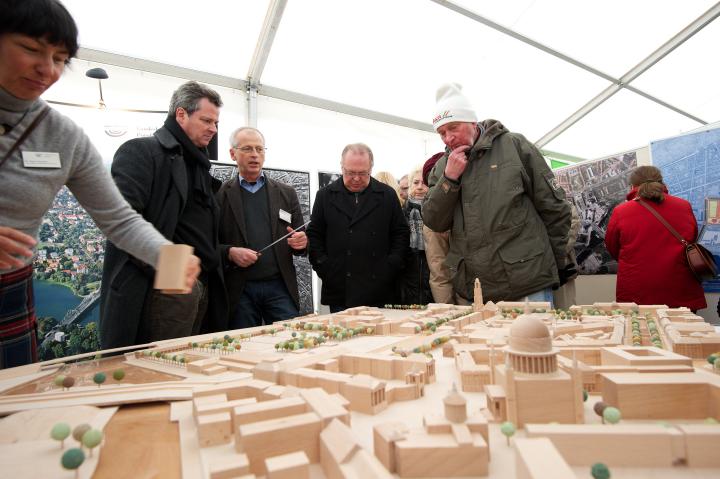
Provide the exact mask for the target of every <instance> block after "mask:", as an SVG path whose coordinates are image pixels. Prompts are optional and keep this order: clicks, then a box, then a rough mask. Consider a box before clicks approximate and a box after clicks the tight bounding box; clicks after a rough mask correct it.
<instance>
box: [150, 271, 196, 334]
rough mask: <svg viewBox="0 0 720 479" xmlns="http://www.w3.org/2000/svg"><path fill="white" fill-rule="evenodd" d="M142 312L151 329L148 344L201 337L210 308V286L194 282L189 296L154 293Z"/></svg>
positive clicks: (154, 291)
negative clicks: (202, 327)
mask: <svg viewBox="0 0 720 479" xmlns="http://www.w3.org/2000/svg"><path fill="white" fill-rule="evenodd" d="M148 301H149V302H148V304H147V305H146V307H145V311H144V312H143V321H144V322H146V324H149V325H150V328H149V329H150V338H149V339H148V340H149V341H160V340H162V339H173V338H182V337H185V336H194V335H196V334H199V333H200V327H201V326H202V320H203V318H204V317H205V313H206V312H207V307H208V291H207V286H206V285H205V284H204V283H202V282H201V281H195V286H193V289H192V292H190V293H189V294H163V293H162V291H159V290H157V289H154V290H153V291H152V293H150V298H149V300H148Z"/></svg>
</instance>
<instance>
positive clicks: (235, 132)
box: [230, 126, 265, 148]
mask: <svg viewBox="0 0 720 479" xmlns="http://www.w3.org/2000/svg"><path fill="white" fill-rule="evenodd" d="M241 131H254V132H255V133H257V134H258V135H260V138H262V141H263V145H264V144H265V135H263V134H262V132H261V131H260V130H258V129H257V128H253V127H252V126H241V127H240V128H235V130H233V132H232V133H231V134H230V146H232V147H233V148H235V147H236V146H237V141H235V140H236V138H237V135H238V133H240V132H241Z"/></svg>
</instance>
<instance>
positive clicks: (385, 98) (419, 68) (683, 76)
mask: <svg viewBox="0 0 720 479" xmlns="http://www.w3.org/2000/svg"><path fill="white" fill-rule="evenodd" d="M63 1H64V3H65V4H66V5H67V7H68V8H69V10H70V11H71V13H72V14H73V16H74V17H75V19H76V21H77V23H78V26H79V29H80V41H81V45H82V47H83V48H82V49H81V51H80V53H79V59H80V60H81V61H89V62H92V64H93V65H95V64H102V65H116V66H118V67H122V68H124V69H131V70H140V71H145V72H150V73H149V74H148V73H143V74H142V75H143V76H141V77H139V78H137V77H136V78H134V77H133V76H132V75H133V74H134V75H136V76H137V75H138V73H137V72H134V73H132V74H128V73H123V72H122V71H120V72H119V73H117V72H113V73H111V79H110V80H106V81H105V84H104V88H105V89H108V88H110V89H112V88H113V87H112V86H111V82H112V81H114V80H115V79H122V78H126V81H127V82H129V86H128V84H127V83H126V85H125V86H124V87H123V88H124V89H125V90H126V91H125V93H122V91H121V90H122V89H123V88H121V87H119V86H115V87H114V88H115V90H114V95H115V97H114V98H115V100H116V101H117V100H118V99H119V98H122V104H120V105H118V106H121V107H126V108H144V109H162V108H163V107H164V105H165V104H166V103H167V100H168V98H169V93H166V92H164V91H162V93H161V91H160V90H162V88H160V89H159V90H158V91H153V87H152V86H150V85H149V83H148V85H145V83H143V82H145V81H147V82H150V78H151V76H152V75H167V76H170V77H177V78H183V79H196V80H199V81H204V82H207V83H213V84H215V85H220V86H222V87H226V88H230V89H235V90H237V91H236V92H235V93H237V94H238V95H241V97H238V101H237V102H236V103H237V104H238V105H242V103H243V101H245V100H247V103H246V104H245V105H244V106H245V107H244V108H243V107H242V106H238V108H236V109H235V115H234V117H233V115H231V117H232V119H233V121H234V122H250V123H254V122H257V124H258V125H259V126H261V127H262V125H263V121H266V122H268V124H270V123H272V122H275V123H278V122H279V123H280V124H283V119H282V116H283V113H282V112H277V111H275V110H277V108H273V106H272V105H273V104H274V102H277V101H285V102H287V101H290V102H293V103H296V104H297V103H299V104H301V105H306V106H311V107H315V108H320V109H325V110H331V111H334V112H340V113H342V114H345V115H351V116H356V117H361V118H365V119H370V120H373V121H375V122H378V121H379V122H381V124H380V125H375V126H373V127H372V129H374V130H376V131H379V130H380V129H382V127H383V125H385V127H386V128H387V131H388V136H390V137H392V136H394V135H395V133H396V132H398V131H399V130H397V126H398V125H399V126H400V127H402V128H404V129H408V128H409V129H411V130H418V131H417V133H418V134H419V136H418V138H422V139H423V141H425V142H426V143H427V142H428V141H436V139H432V140H431V139H430V138H433V136H432V133H431V132H432V130H431V127H430V122H429V120H430V118H431V117H432V110H433V105H434V94H435V90H436V88H437V87H438V86H439V85H440V84H441V83H444V82H447V81H454V82H458V83H461V84H463V85H464V87H465V91H466V93H467V95H468V96H469V97H470V98H471V100H472V101H473V103H474V105H475V108H476V110H477V111H478V115H479V116H480V117H481V118H497V119H499V120H501V121H502V122H503V123H504V124H505V125H506V126H507V127H508V128H510V129H511V130H513V131H518V132H521V133H523V134H525V136H527V137H528V138H529V139H530V140H531V141H534V142H536V143H537V144H538V146H540V147H542V148H544V149H547V150H551V151H556V152H561V153H565V154H568V155H573V156H577V157H580V158H597V157H601V156H606V155H608V154H612V153H616V152H620V151H625V150H629V149H633V148H637V147H641V146H644V145H647V144H648V143H649V142H650V141H652V140H655V139H658V138H663V137H667V136H673V135H677V134H679V133H682V132H686V131H690V130H693V129H696V128H699V127H702V126H703V125H705V124H707V123H713V122H717V121H718V120H720V118H718V116H719V115H718V112H720V93H718V91H719V90H718V88H717V85H720V63H719V62H718V61H717V52H716V49H717V45H720V22H718V21H716V18H717V17H718V15H720V3H716V2H713V1H709V0H689V1H686V2H678V1H669V0H634V1H623V2H621V1H619V0H605V1H587V0H585V1H578V0H505V1H502V2H487V1H472V0H456V1H454V2H451V1H440V0H363V1H359V0H352V1H351V0H289V1H288V0H269V1H268V0H252V1H251V0H243V1H240V0H238V1H233V0H205V1H204V2H197V1H191V0H175V1H172V2H164V1H148V0H143V1H140V0H125V2H122V3H117V2H115V1H109V0H95V1H88V0H63ZM713 45H715V47H713ZM123 75H125V77H124V76H123ZM78 78H81V77H80V76H78ZM73 81H80V80H73ZM138 82H140V83H138ZM60 83H62V82H60ZM89 90H90V89H89ZM139 90H147V91H150V92H153V95H154V96H156V97H157V100H151V99H145V100H143V104H138V103H137V101H138V100H137V98H138V97H143V95H141V94H139ZM68 91H69V89H66V90H63V89H62V88H59V89H53V90H50V91H49V92H48V93H47V94H46V98H48V99H55V100H61V101H68V100H77V98H76V97H74V98H73V97H71V96H70V95H69V93H67V92H68ZM110 91H113V90H110ZM255 92H257V95H259V98H260V99H259V100H258V99H257V98H258V97H257V96H256V95H255ZM246 93H247V96H245V95H246ZM155 94H156V95H155ZM153 95H150V94H147V95H145V96H144V98H150V97H153ZM223 96H224V97H225V96H226V95H225V94H224V95H223ZM106 97H107V100H108V104H110V102H111V101H112V99H111V98H110V93H108V94H106ZM133 97H135V101H133ZM241 100H242V101H241ZM226 103H227V101H226ZM231 104H232V103H231ZM226 110H227V107H226V109H225V110H224V113H223V115H225V111H226ZM318 115H319V114H318V113H309V114H308V116H309V117H312V118H313V120H312V121H313V122H316V123H317V125H318V128H319V129H317V130H308V131H307V133H308V134H310V135H317V134H318V133H317V132H318V131H320V130H321V127H322V123H323V122H324V121H327V122H334V121H337V118H338V117H337V114H333V116H328V115H325V116H324V117H322V118H321V116H322V115H320V116H318ZM289 118H293V119H295V120H296V123H295V124H296V125H298V124H299V123H302V122H303V114H302V113H298V112H292V113H291V114H289ZM388 123H389V124H393V125H395V126H390V125H387V124H388ZM352 124H353V122H352V121H350V122H349V123H348V125H349V126H352ZM233 126H237V125H233ZM302 126H303V127H307V126H306V125H302ZM284 127H286V128H292V127H293V122H291V121H288V120H285V122H284ZM308 128H309V127H308ZM228 131H229V130H228ZM295 136H296V137H299V135H298V134H297V133H296V134H295ZM296 141H301V140H300V139H299V138H298V139H297V140H296ZM312 141H313V142H318V141H326V139H325V138H320V139H318V138H312ZM439 146H440V144H439V142H437V143H434V144H432V145H431V146H426V147H425V150H427V151H425V152H419V153H417V155H418V158H415V160H417V161H421V160H422V159H423V158H422V155H423V154H425V153H428V152H429V153H432V152H434V151H437V149H438V148H439ZM333 148H335V151H337V148H336V147H335V145H333ZM388 154H397V153H396V152H388Z"/></svg>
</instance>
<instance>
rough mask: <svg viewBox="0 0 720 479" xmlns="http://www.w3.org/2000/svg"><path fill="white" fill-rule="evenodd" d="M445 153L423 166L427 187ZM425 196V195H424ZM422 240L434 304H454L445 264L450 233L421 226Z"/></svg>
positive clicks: (434, 156) (437, 155) (432, 158)
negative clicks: (430, 175)
mask: <svg viewBox="0 0 720 479" xmlns="http://www.w3.org/2000/svg"><path fill="white" fill-rule="evenodd" d="M444 155H445V153H442V152H440V153H435V154H434V155H433V156H431V157H430V158H428V160H427V161H426V162H425V164H424V165H423V169H422V177H423V183H424V184H425V185H426V186H427V184H428V175H429V174H430V170H432V168H433V167H434V166H435V163H437V161H438V160H439V159H440V158H442V157H443V156H444ZM426 194H427V193H426ZM423 239H424V241H425V256H426V258H427V263H428V268H429V270H430V290H431V291H432V295H433V299H434V300H435V302H436V303H444V304H455V294H454V293H453V286H452V280H451V276H450V270H449V269H448V267H447V265H446V264H445V258H447V254H448V250H449V249H450V232H449V231H443V232H440V233H438V232H435V231H433V230H431V229H430V228H428V227H427V225H425V224H423Z"/></svg>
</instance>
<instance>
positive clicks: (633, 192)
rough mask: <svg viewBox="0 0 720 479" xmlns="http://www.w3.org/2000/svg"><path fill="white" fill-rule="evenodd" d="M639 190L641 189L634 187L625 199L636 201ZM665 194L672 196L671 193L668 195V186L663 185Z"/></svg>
mask: <svg viewBox="0 0 720 479" xmlns="http://www.w3.org/2000/svg"><path fill="white" fill-rule="evenodd" d="M638 188H640V187H639V186H633V187H632V189H631V190H630V193H628V194H627V196H626V197H625V199H627V200H628V201H632V200H634V199H635V198H636V197H637V193H638ZM663 193H665V194H666V195H668V194H670V193H668V189H667V186H666V185H663Z"/></svg>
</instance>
